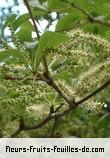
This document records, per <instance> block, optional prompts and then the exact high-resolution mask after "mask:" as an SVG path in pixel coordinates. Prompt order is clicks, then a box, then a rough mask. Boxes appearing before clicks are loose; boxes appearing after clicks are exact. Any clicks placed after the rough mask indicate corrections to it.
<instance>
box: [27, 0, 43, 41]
mask: <svg viewBox="0 0 110 158" xmlns="http://www.w3.org/2000/svg"><path fill="white" fill-rule="evenodd" d="M24 3H25V5H26V7H27V10H28V12H29V14H30V17H31V19H32V22H33V25H34V29H35V32H36V34H37V38H38V40H39V39H40V35H39V30H38V28H37V25H36V22H35V18H34V16H33V13H32V10H31V8H30V5H29V2H28V0H24Z"/></svg>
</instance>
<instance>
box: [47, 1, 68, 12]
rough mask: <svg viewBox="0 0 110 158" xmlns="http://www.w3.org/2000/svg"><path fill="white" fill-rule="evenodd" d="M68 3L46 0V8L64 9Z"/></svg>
mask: <svg viewBox="0 0 110 158" xmlns="http://www.w3.org/2000/svg"><path fill="white" fill-rule="evenodd" d="M67 7H68V5H67V4H66V3H65V2H63V1H62V0H48V9H50V10H51V9H64V8H67Z"/></svg>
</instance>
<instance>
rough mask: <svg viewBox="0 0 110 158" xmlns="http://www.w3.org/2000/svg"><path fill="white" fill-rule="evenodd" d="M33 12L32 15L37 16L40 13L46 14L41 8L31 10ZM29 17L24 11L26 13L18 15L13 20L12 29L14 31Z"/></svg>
mask: <svg viewBox="0 0 110 158" xmlns="http://www.w3.org/2000/svg"><path fill="white" fill-rule="evenodd" d="M32 12H33V16H34V17H38V16H41V15H45V14H46V11H44V10H42V9H38V10H36V9H35V10H32ZM29 19H30V15H29V13H26V14H23V15H20V16H19V17H18V18H17V19H16V20H15V21H14V22H13V29H14V31H16V29H17V28H18V27H19V26H20V25H22V24H23V23H26V22H28V21H29Z"/></svg>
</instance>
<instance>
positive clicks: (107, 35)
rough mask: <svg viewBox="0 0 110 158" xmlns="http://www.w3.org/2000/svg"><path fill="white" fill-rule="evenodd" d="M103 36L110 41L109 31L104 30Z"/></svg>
mask: <svg viewBox="0 0 110 158" xmlns="http://www.w3.org/2000/svg"><path fill="white" fill-rule="evenodd" d="M105 37H106V38H107V39H108V40H109V41H110V31H106V33H105Z"/></svg>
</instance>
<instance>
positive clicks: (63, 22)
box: [56, 14, 80, 31]
mask: <svg viewBox="0 0 110 158" xmlns="http://www.w3.org/2000/svg"><path fill="white" fill-rule="evenodd" d="M79 21H80V17H78V16H74V15H73V14H68V15H66V16H64V17H63V18H61V19H60V20H59V21H58V23H57V25H56V30H57V31H61V30H65V29H68V28H71V27H72V26H74V25H75V24H76V23H78V22H79Z"/></svg>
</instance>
